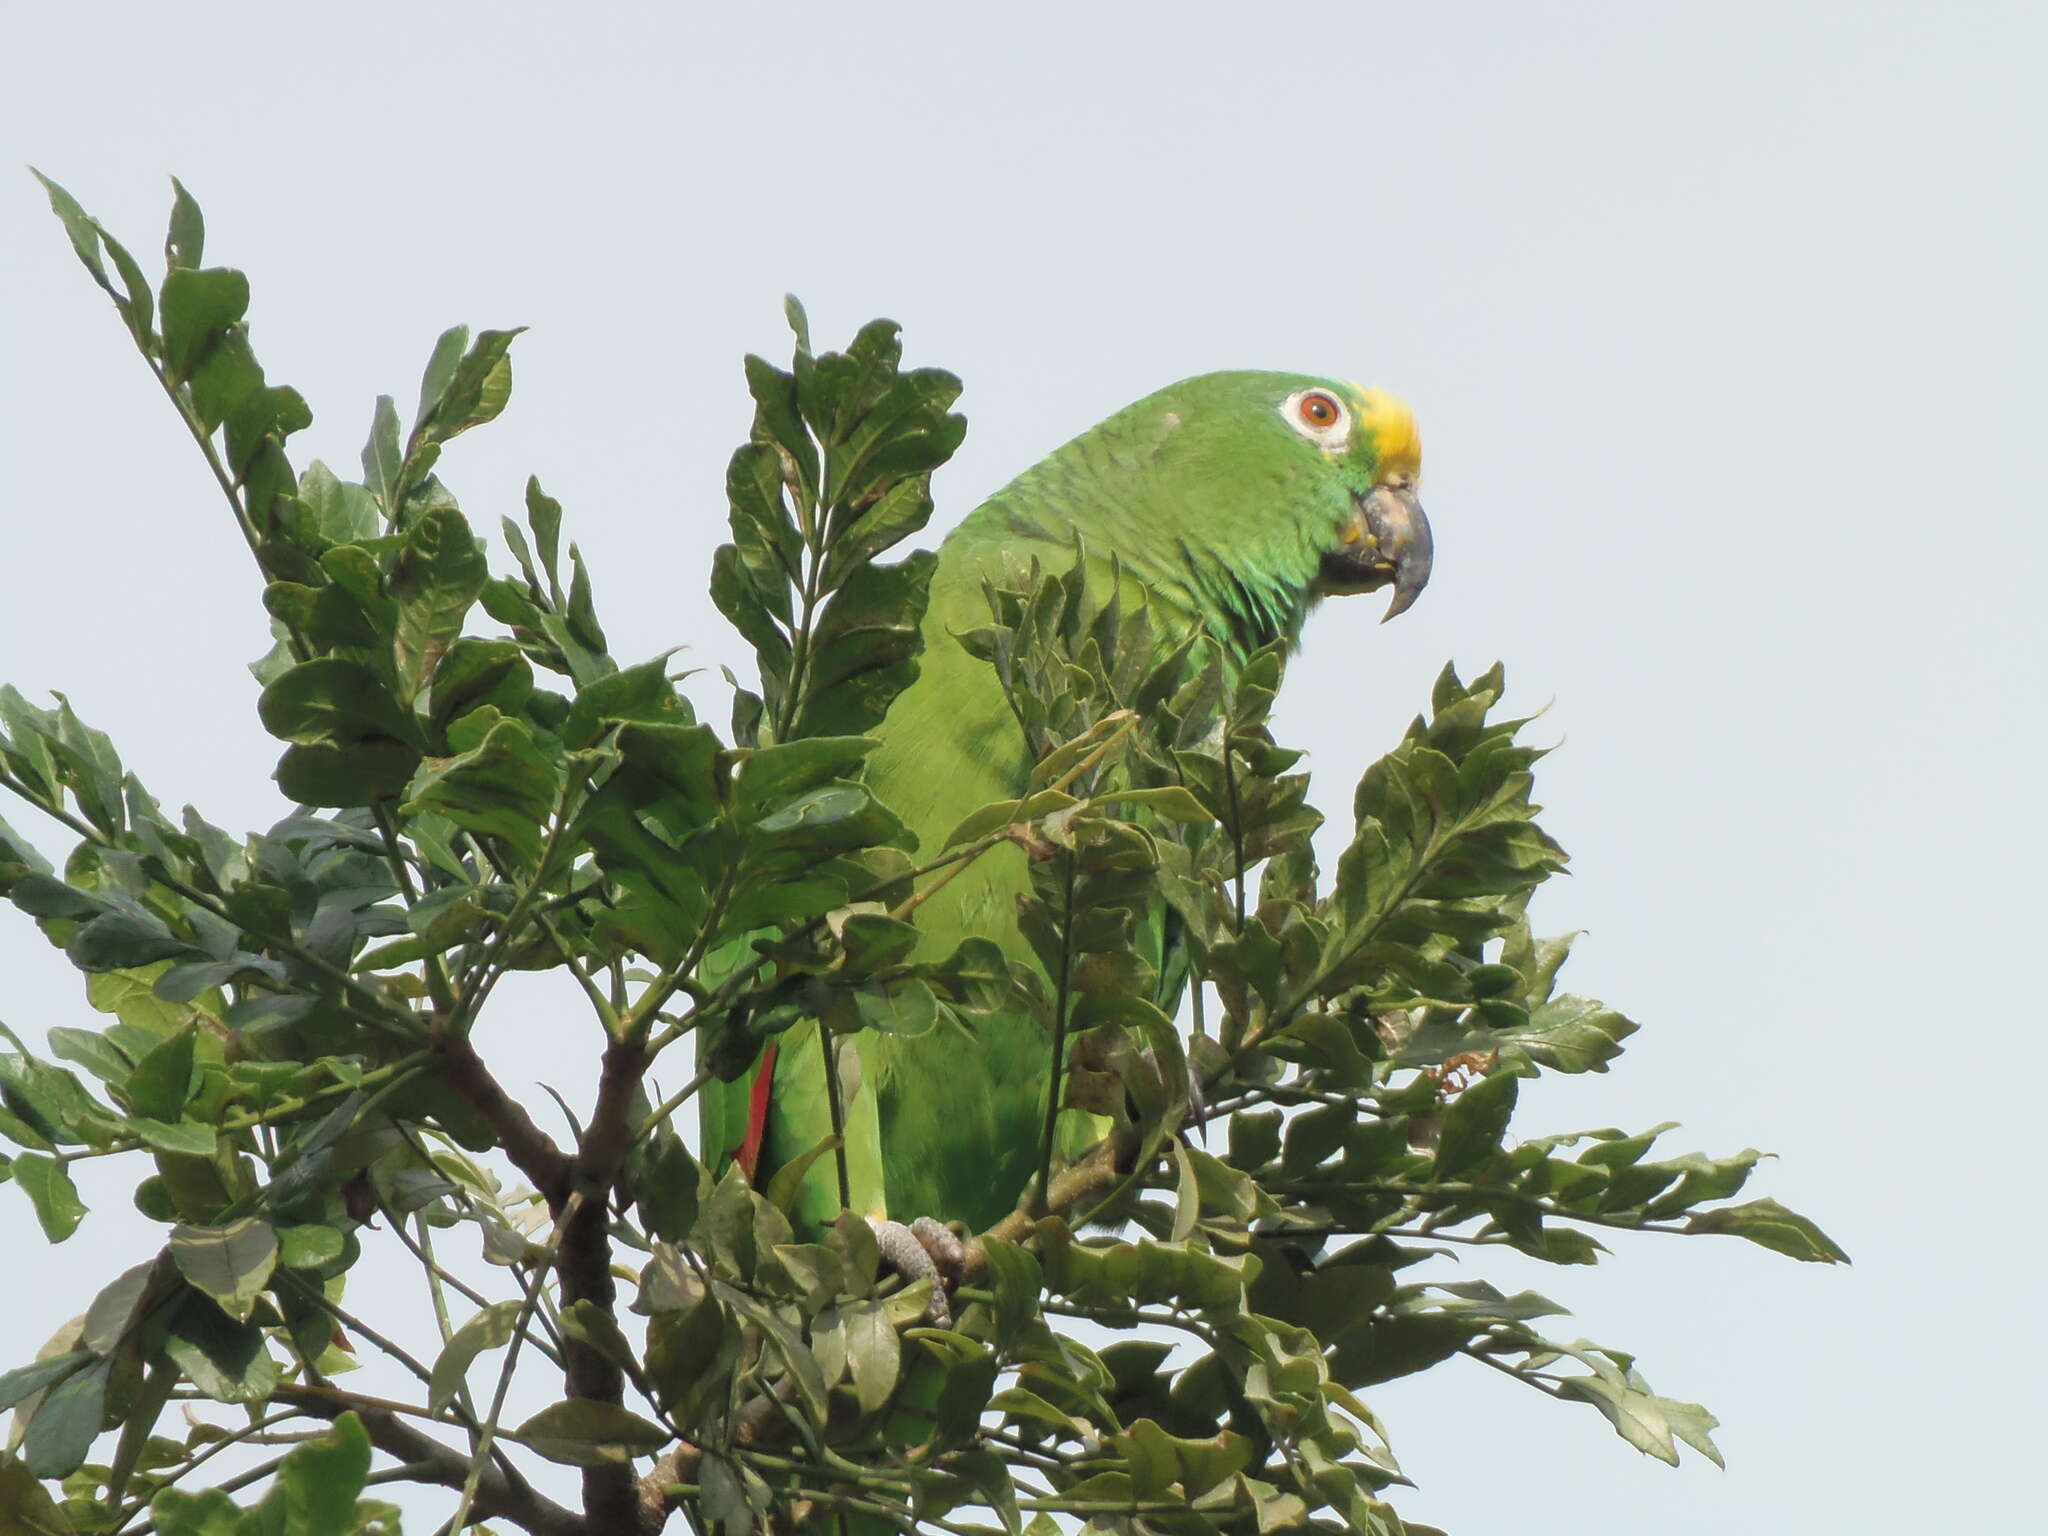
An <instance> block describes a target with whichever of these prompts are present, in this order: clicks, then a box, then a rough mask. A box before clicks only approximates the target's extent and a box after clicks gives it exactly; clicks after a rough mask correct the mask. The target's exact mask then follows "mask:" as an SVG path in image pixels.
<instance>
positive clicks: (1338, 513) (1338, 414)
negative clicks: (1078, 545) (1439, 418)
mask: <svg viewBox="0 0 2048 1536" xmlns="http://www.w3.org/2000/svg"><path fill="white" fill-rule="evenodd" d="M1091 440H1092V442H1091ZM1073 449H1080V450H1082V451H1081V453H1080V455H1079V457H1080V458H1081V459H1082V460H1084V461H1086V462H1089V463H1091V464H1093V465H1097V466H1100V469H1101V480H1102V482H1105V483H1102V484H1101V486H1100V489H1101V490H1102V491H1103V492H1104V493H1106V494H1104V495H1103V496H1102V503H1103V505H1105V506H1107V507H1114V508H1115V509H1116V512H1115V519H1116V522H1117V524H1118V526H1117V527H1116V528H1115V529H1114V530H1103V531H1113V532H1114V534H1115V535H1116V543H1117V544H1118V545H1119V546H1120V547H1119V549H1118V552H1119V553H1120V554H1121V555H1122V556H1123V557H1124V558H1125V559H1126V560H1127V561H1135V562H1136V563H1138V564H1140V565H1141V566H1143V565H1148V564H1149V565H1150V566H1151V573H1152V574H1154V575H1155V576H1156V577H1157V578H1158V579H1160V580H1161V581H1163V582H1169V581H1172V580H1173V579H1174V578H1175V577H1177V576H1179V575H1180V574H1181V573H1180V572H1179V571H1174V570H1171V569H1170V567H1172V566H1181V567H1183V569H1185V570H1187V573H1188V574H1187V582H1188V584H1189V585H1196V586H1201V587H1203V588H1204V589H1205V590H1206V595H1207V596H1208V597H1209V598H1210V600H1211V601H1212V602H1220V603H1222V604H1224V605H1225V606H1228V607H1232V608H1237V607H1239V606H1249V607H1251V608H1254V609H1256V610H1258V611H1259V612H1260V613H1261V614H1263V615H1266V616H1271V617H1277V618H1280V620H1281V627H1282V628H1286V627H1289V625H1288V623H1287V617H1288V616H1292V617H1293V618H1295V619H1297V620H1298V616H1299V615H1300V613H1302V612H1303V611H1305V609H1306V608H1307V607H1308V606H1310V605H1311V604H1313V603H1314V602H1315V601H1316V600H1317V599H1319V598H1323V597H1331V596H1339V595H1344V594H1349V593H1355V592H1377V591H1380V590H1382V589H1385V588H1391V589H1392V591H1393V598H1392V601H1391V602H1390V603H1389V605H1388V607H1387V612H1386V617H1387V618H1390V619H1391V618H1393V617H1394V616H1395V615H1396V614H1398V613H1404V612H1406V611H1407V610H1408V608H1410V607H1411V606H1412V605H1413V604H1414V602H1415V599H1416V598H1417V597H1418V596H1420V595H1421V592H1422V588H1423V586H1424V584H1425V583H1427V582H1428V580H1429V571H1430V562H1431V554H1432V546H1431V538H1430V528H1429V520H1428V519H1427V518H1426V517H1424V516H1423V512H1422V506H1421V504H1420V503H1419V502H1418V501H1417V500H1416V493H1415V485H1416V480H1417V478H1418V477H1419V475H1420V474H1421V470H1422V441H1421V438H1420V436H1419V435H1418V434H1417V432H1416V430H1415V417H1414V415H1413V413H1411V412H1410V411H1409V409H1408V407H1407V406H1406V405H1404V404H1403V403H1402V402H1401V401H1400V400H1398V399H1396V398H1395V397H1394V396H1392V395H1390V394H1388V393H1387V392H1386V391H1385V390H1380V389H1367V388H1363V387H1361V386H1359V385H1355V384H1347V383H1341V382H1338V381H1336V380H1332V379H1323V378H1317V377H1313V376H1310V375H1306V374H1294V373H1264V372H1234V373H1210V374H1202V375H1200V376H1198V377H1196V378H1191V379H1183V380H1182V381H1181V382H1180V383H1178V384H1173V385H1169V386H1168V387H1167V388H1165V389H1162V390H1160V391H1158V392H1157V393H1156V394H1153V395H1149V396H1147V397H1146V398H1145V399H1143V400H1140V401H1138V402H1137V403H1136V404H1135V405H1131V406H1128V407H1126V408H1125V409H1124V410H1123V411H1120V412H1118V413H1117V415H1115V416H1113V417H1111V418H1110V419H1109V420H1108V421H1105V422H1104V423H1102V425H1101V426H1100V427H1097V428H1096V429H1094V431H1093V432H1090V433H1087V434H1084V435H1083V436H1082V437H1081V438H1080V439H1079V440H1077V442H1076V443H1075V444H1074V445H1072V448H1071V449H1070V450H1069V452H1070V453H1071V452H1072V451H1073ZM1111 481H1114V482H1115V483H1114V484H1110V483H1106V482H1111ZM1105 521H1107V519H1105ZM1089 531H1090V532H1091V533H1093V532H1096V531H1097V530H1093V529H1091V530H1089ZM1134 544H1137V545H1149V546H1150V551H1149V552H1150V553H1151V554H1152V555H1153V556H1154V557H1155V558H1154V559H1153V560H1151V561H1147V560H1146V559H1145V555H1144V554H1142V553H1140V552H1139V550H1137V549H1134V548H1133V547H1132V546H1133V545H1134ZM1166 551H1171V552H1172V555H1171V556H1170V557H1169V558H1168V559H1166V560H1164V561H1161V560H1159V559H1158V558H1157V557H1158V556H1159V555H1160V554H1162V553H1164V552H1166ZM1219 577H1220V578H1221V579H1220V580H1219V579H1218V578H1219Z"/></svg>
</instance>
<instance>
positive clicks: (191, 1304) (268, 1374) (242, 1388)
mask: <svg viewBox="0 0 2048 1536" xmlns="http://www.w3.org/2000/svg"><path fill="white" fill-rule="evenodd" d="M185 1297H186V1299H185V1302H184V1304H183V1305H182V1306H180V1307H179V1308H178V1310H177V1315H176V1316H175V1317H174V1318H173V1319H172V1321H171V1325H170V1328H169V1330H168V1331H167V1333H166V1334H165V1336H164V1352H165V1353H166V1354H167V1355H169V1356H170V1358H171V1360H172V1361H173V1362H174V1363H175V1364H176V1365H177V1367H178V1369H179V1370H181V1371H183V1372H184V1373H185V1375H186V1376H187V1377H189V1378H190V1379H191V1382H192V1385H193V1386H195V1387H196V1388H198V1389H199V1390H200V1391H201V1392H204V1393H205V1394H206V1395H207V1396H208V1397H210V1398H212V1399H213V1400H214V1401H215V1402H217V1403H260V1402H263V1401H265V1400H267V1399H268V1398H269V1396H270V1394H271V1393H273V1392H275V1391H276V1390H277V1382H278V1369H277V1362H276V1361H275V1360H272V1359H271V1358H270V1355H269V1353H268V1351H266V1350H265V1348H264V1337H265V1336H264V1331H263V1330H262V1329H261V1328H259V1327H257V1326H256V1325H255V1324H254V1323H247V1322H236V1321H235V1320H234V1319H233V1318H231V1317H229V1316H227V1314H225V1313H224V1312H222V1311H221V1309H220V1308H219V1307H217V1306H215V1305H214V1304H213V1303H212V1302H211V1301H209V1300H207V1299H206V1298H204V1297H201V1296H198V1295H195V1294H194V1293H192V1292H190V1291H187V1292H186V1293H185Z"/></svg>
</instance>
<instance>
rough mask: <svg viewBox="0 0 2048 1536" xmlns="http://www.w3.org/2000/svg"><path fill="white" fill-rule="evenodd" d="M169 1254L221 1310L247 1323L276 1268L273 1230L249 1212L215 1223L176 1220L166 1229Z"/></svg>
mask: <svg viewBox="0 0 2048 1536" xmlns="http://www.w3.org/2000/svg"><path fill="white" fill-rule="evenodd" d="M171 1258H172V1260H173V1261H174V1262H175V1263H176V1264H177V1266H178V1272H179V1273H180V1274H182V1275H183V1276H184V1277H185V1278H186V1279H187V1280H189V1281H191V1282H192V1284H193V1285H194V1286H195V1287H197V1288H198V1289H199V1290H202V1291H204V1292H205V1293H206V1294H207V1295H209V1296H211V1297H212V1298H213V1299H214V1300H215V1301H216V1302H218V1303H219V1304H220V1309H221V1310H222V1311H223V1312H225V1313H227V1315H228V1316H229V1317H232V1318H234V1319H235V1320H236V1321H237V1322H243V1323H246V1322H247V1321H249V1318H250V1316H251V1315H252V1314H253V1313H254V1312H255V1310H256V1298H257V1297H258V1296H260V1295H262V1293H263V1288H264V1287H265V1286H267V1285H268V1284H269V1283H270V1276H271V1272H272V1271H273V1270H275V1269H276V1268H277V1233H276V1232H275V1231H274V1230H272V1228H271V1226H270V1224H269V1223H268V1222H265V1221H259V1220H257V1219H256V1218H255V1217H253V1216H245V1217H243V1218H242V1219H241V1220H240V1221H232V1222H229V1223H227V1224H226V1225H225V1226H218V1227H195V1226H184V1225H180V1226H176V1227H173V1228H172V1229H171Z"/></svg>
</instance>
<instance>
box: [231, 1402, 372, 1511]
mask: <svg viewBox="0 0 2048 1536" xmlns="http://www.w3.org/2000/svg"><path fill="white" fill-rule="evenodd" d="M369 1472H370V1437H369V1435H368V1434H367V1433H366V1432H365V1431H364V1429H363V1425H362V1421H361V1420H360V1419H358V1418H357V1417H356V1416H355V1415H354V1414H353V1413H344V1414H342V1415H340V1416H339V1417H338V1418H336V1419H335V1421H334V1427H333V1429H331V1430H329V1431H328V1432H327V1433H326V1434H324V1435H322V1436H321V1437H320V1438H319V1439H317V1440H309V1441H307V1442H306V1443H305V1444H303V1445H301V1446H299V1447H297V1448H296V1449H295V1450H293V1451H292V1452H291V1454H289V1455H288V1456H286V1457H285V1459H284V1463H283V1465H282V1466H280V1467H279V1468H278V1469H277V1479H276V1481H275V1482H273V1483H272V1484H271V1487H270V1491H269V1492H268V1493H267V1494H265V1495H264V1497H263V1502H262V1503H261V1504H260V1505H258V1506H257V1510H256V1515H257V1518H258V1520H259V1522H260V1524H259V1525H258V1528H257V1529H258V1531H259V1532H260V1533H261V1536H357V1533H358V1532H359V1531H360V1530H361V1529H362V1527H361V1526H360V1525H359V1524H358V1522H357V1519H356V1500H357V1498H358V1497H360V1496H361V1494H362V1491H363V1480H364V1479H365V1478H366V1477H367V1476H368V1475H369Z"/></svg>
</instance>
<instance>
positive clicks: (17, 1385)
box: [0, 1349, 99, 1411]
mask: <svg viewBox="0 0 2048 1536" xmlns="http://www.w3.org/2000/svg"><path fill="white" fill-rule="evenodd" d="M98 1358H99V1357H98V1356H97V1355H95V1354H94V1353H93V1352H92V1351H91V1350H89V1349H70V1350H66V1351H64V1352H63V1353H62V1354H57V1355H52V1356H51V1357H50V1358H49V1359H47V1360H37V1361H35V1362H33V1363H32V1364H29V1365H20V1366H16V1367H15V1368H14V1369H13V1370H11V1371H8V1372H7V1373H6V1374H5V1375H0V1411H5V1410H6V1409H9V1408H13V1407H15V1406H17V1405H18V1404H20V1403H23V1402H26V1401H27V1400H28V1399H29V1398H31V1397H34V1396H35V1395H36V1393H38V1392H40V1391H42V1390H43V1388H45V1387H47V1386H49V1385H50V1383H52V1382H54V1381H61V1380H63V1379H64V1378H65V1377H66V1376H69V1375H70V1374H71V1373H72V1372H73V1371H75V1370H78V1369H79V1368H80V1367H82V1366H84V1365H87V1364H89V1363H90V1362H92V1361H93V1360H96V1359H98Z"/></svg>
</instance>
